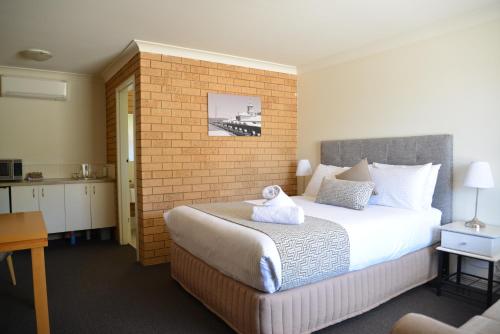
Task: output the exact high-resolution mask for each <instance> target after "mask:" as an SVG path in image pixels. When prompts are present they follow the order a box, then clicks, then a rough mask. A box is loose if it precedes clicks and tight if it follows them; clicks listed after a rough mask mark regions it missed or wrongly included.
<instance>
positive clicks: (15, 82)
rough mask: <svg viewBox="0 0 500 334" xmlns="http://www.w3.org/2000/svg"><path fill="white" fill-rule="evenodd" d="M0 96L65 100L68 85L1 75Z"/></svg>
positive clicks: (57, 81)
mask: <svg viewBox="0 0 500 334" xmlns="http://www.w3.org/2000/svg"><path fill="white" fill-rule="evenodd" d="M0 95H1V96H15V97H28V98H35V99H47V100H66V98H67V95H68V83H67V82H66V81H63V80H51V79H38V78H27V77H15V76H7V75H2V76H1V81H0Z"/></svg>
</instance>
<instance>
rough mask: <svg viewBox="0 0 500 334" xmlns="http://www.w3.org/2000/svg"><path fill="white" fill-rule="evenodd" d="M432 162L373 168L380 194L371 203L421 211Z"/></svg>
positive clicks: (372, 171)
mask: <svg viewBox="0 0 500 334" xmlns="http://www.w3.org/2000/svg"><path fill="white" fill-rule="evenodd" d="M431 165H432V164H430V163H429V164H427V165H424V166H421V167H418V168H372V169H371V173H372V179H373V182H375V185H376V187H377V193H378V195H374V196H372V197H371V199H370V204H376V205H384V206H392V207H396V208H404V209H411V210H416V211H420V210H422V207H423V198H424V192H425V186H426V183H427V178H428V177H429V172H430V170H431Z"/></svg>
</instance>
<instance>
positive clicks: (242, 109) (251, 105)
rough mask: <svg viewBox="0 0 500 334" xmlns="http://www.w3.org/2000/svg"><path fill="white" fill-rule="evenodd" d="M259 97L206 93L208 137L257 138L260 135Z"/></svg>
mask: <svg viewBox="0 0 500 334" xmlns="http://www.w3.org/2000/svg"><path fill="white" fill-rule="evenodd" d="M261 127H262V120H261V103H260V97H259V96H241V95H229V94H215V93H208V135H209V136H253V137H255V136H257V137H259V136H260V134H261Z"/></svg>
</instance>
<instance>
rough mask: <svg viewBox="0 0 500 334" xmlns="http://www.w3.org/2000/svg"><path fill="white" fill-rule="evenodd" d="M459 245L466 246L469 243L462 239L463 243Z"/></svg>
mask: <svg viewBox="0 0 500 334" xmlns="http://www.w3.org/2000/svg"><path fill="white" fill-rule="evenodd" d="M458 245H459V246H465V245H467V243H466V242H465V241H462V242H461V243H459V244H458Z"/></svg>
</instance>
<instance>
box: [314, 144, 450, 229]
mask: <svg viewBox="0 0 500 334" xmlns="http://www.w3.org/2000/svg"><path fill="white" fill-rule="evenodd" d="M363 158H368V163H372V162H380V163H387V164H393V165H420V164H425V163H429V162H432V163H434V164H441V168H440V170H439V176H438V181H437V184H436V190H435V191H434V198H433V201H432V206H433V207H435V208H437V209H439V210H441V212H442V213H443V216H442V219H441V224H447V223H449V222H451V220H452V205H453V194H452V183H453V182H452V181H453V136H452V135H431V136H417V137H398V138H375V139H353V140H328V141H322V142H321V163H322V164H325V165H335V166H352V165H354V164H356V163H357V162H359V160H361V159H363Z"/></svg>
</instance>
